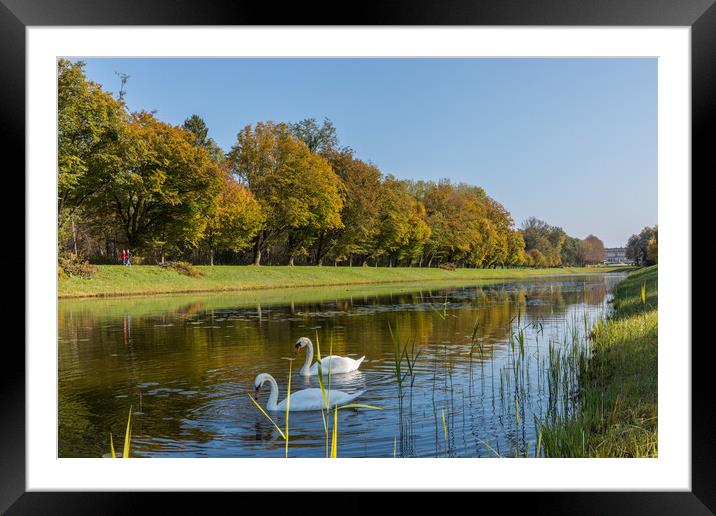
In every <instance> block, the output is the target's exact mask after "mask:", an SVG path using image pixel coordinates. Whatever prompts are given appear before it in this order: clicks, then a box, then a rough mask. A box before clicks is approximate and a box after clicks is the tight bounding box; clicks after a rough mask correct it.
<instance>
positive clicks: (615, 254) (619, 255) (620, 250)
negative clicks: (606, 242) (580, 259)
mask: <svg viewBox="0 0 716 516" xmlns="http://www.w3.org/2000/svg"><path fill="white" fill-rule="evenodd" d="M604 251H606V254H607V259H606V260H604V263H606V264H607V265H618V264H626V263H632V260H629V259H628V258H627V257H626V247H607V248H606V249H605V250H604Z"/></svg>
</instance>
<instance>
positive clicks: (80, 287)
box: [58, 265, 624, 298]
mask: <svg viewBox="0 0 716 516" xmlns="http://www.w3.org/2000/svg"><path fill="white" fill-rule="evenodd" d="M198 269H199V270H201V272H203V273H204V275H203V277H200V278H192V277H189V276H184V275H182V274H179V273H178V272H176V271H174V270H169V269H165V268H162V267H158V266H152V265H142V266H133V267H123V266H121V265H100V266H98V267H97V272H96V273H95V274H94V276H93V277H92V278H89V279H84V278H80V277H70V278H61V279H60V280H59V281H58V294H59V297H61V298H67V297H93V296H124V295H141V294H169V293H181V292H213V291H217V292H219V291H231V290H253V289H266V288H284V287H315V286H335V285H360V284H373V283H375V284H377V283H397V282H424V281H443V282H446V281H472V280H475V281H479V280H486V279H513V278H522V277H525V278H526V277H532V276H547V275H560V274H587V273H594V272H605V271H617V270H624V268H623V267H562V268H554V269H531V268H520V269H456V270H453V271H447V270H443V269H421V268H417V267H392V268H388V267H377V268H376V267H303V266H301V267H286V266H277V267H274V266H261V267H254V266H228V265H227V266H215V267H209V266H200V267H198Z"/></svg>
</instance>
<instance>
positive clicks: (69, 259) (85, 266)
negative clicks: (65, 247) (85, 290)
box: [57, 253, 97, 278]
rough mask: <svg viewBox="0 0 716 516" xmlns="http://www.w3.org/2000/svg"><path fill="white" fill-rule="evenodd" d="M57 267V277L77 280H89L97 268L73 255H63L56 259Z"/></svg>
mask: <svg viewBox="0 0 716 516" xmlns="http://www.w3.org/2000/svg"><path fill="white" fill-rule="evenodd" d="M57 262H58V263H57V264H58V266H59V271H61V272H62V274H60V272H59V271H58V275H59V277H63V275H64V276H70V277H72V276H75V277H79V278H91V277H92V276H93V275H94V273H95V272H97V267H95V266H94V265H92V264H90V263H89V262H88V261H87V260H84V259H82V258H80V257H79V256H77V255H76V254H74V253H63V254H61V255H60V256H59V257H58V259H57Z"/></svg>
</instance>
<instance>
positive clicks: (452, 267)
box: [438, 262, 457, 271]
mask: <svg viewBox="0 0 716 516" xmlns="http://www.w3.org/2000/svg"><path fill="white" fill-rule="evenodd" d="M438 268H440V269H445V270H446V271H454V270H455V269H456V268H457V265H455V264H454V263H452V262H447V263H441V264H440V265H438Z"/></svg>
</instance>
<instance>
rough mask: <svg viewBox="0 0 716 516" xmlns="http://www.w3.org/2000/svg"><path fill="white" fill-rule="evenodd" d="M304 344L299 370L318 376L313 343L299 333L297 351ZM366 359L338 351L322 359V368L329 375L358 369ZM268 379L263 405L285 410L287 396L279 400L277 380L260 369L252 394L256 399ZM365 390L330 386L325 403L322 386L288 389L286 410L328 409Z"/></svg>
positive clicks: (353, 397)
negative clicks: (356, 390)
mask: <svg viewBox="0 0 716 516" xmlns="http://www.w3.org/2000/svg"><path fill="white" fill-rule="evenodd" d="M303 348H307V351H306V362H305V363H304V364H303V367H302V368H301V370H300V371H299V373H300V374H302V375H304V376H317V375H318V362H316V363H315V364H313V365H311V361H312V360H313V343H312V342H311V339H309V338H307V337H301V338H300V339H298V340H297V341H296V352H297V353H298V352H299V351H301V349H303ZM364 359H365V356H362V357H361V358H359V359H358V360H353V359H352V358H348V357H342V356H338V355H330V356H327V357H324V358H322V359H321V361H320V362H321V369H322V372H323V374H324V375H328V373H329V371H330V374H331V375H334V374H341V373H349V372H351V371H355V370H357V369H358V368H359V367H360V365H361V362H363V360H364ZM266 382H268V383H269V385H270V386H271V393H270V394H269V399H268V403H266V408H268V409H269V410H271V411H283V410H286V400H282V401H281V402H280V403H279V402H278V384H277V383H276V380H275V379H274V377H273V376H271V375H270V374H268V373H261V374H260V375H258V376H257V377H256V379H255V380H254V388H255V394H254V398H255V399H256V400H258V397H259V391H260V390H261V387H262V386H263V384H264V383H266ZM363 392H364V391H360V392H357V393H355V394H348V393H345V392H343V391H336V390H333V389H331V391H330V392H329V393H328V406H326V401H325V400H324V399H323V393H322V392H321V389H315V388H313V389H303V390H301V391H296V392H294V393H291V405H290V407H289V411H303V410H324V409H330V408H333V407H336V406H340V405H345V404H347V403H350V402H351V401H353V400H354V399H356V398H357V397H358V396H360V395H361V394H363Z"/></svg>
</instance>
